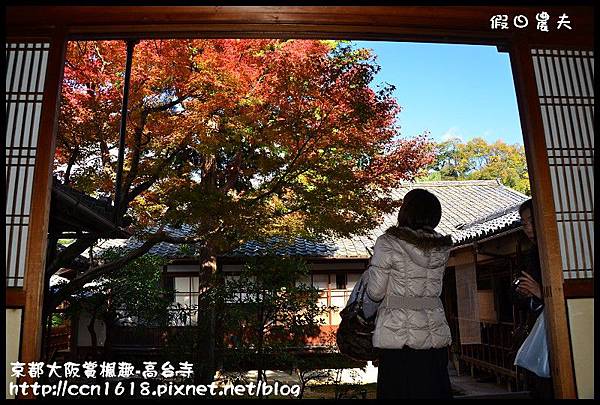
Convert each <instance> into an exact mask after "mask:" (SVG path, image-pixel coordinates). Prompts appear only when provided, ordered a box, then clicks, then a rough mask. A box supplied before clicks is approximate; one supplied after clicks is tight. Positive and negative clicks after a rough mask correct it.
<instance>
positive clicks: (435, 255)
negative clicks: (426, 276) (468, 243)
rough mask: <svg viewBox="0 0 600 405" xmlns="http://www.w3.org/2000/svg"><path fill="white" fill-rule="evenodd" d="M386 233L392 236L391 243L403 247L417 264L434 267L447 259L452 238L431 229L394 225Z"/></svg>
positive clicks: (398, 247)
mask: <svg viewBox="0 0 600 405" xmlns="http://www.w3.org/2000/svg"><path fill="white" fill-rule="evenodd" d="M385 233H386V234H387V235H390V236H392V238H390V239H392V241H390V242H391V244H392V245H394V246H395V247H396V248H397V249H402V250H403V251H405V252H406V253H408V255H409V256H410V258H411V260H412V261H414V262H415V263H416V264H418V265H420V266H423V267H426V268H434V267H436V266H439V265H440V263H442V262H444V261H445V260H447V258H448V255H449V253H450V247H451V245H452V238H451V237H450V236H444V235H442V234H440V233H437V232H435V231H434V230H433V229H431V230H422V229H419V230H416V231H415V230H413V229H411V228H408V227H399V226H392V227H390V228H388V229H387V230H386V231H385Z"/></svg>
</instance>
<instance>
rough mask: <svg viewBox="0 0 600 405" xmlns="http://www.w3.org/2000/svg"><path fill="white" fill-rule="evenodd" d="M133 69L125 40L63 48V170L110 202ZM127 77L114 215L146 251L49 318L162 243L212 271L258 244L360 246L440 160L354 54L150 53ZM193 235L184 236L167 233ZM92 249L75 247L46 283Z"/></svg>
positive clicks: (278, 49)
mask: <svg viewBox="0 0 600 405" xmlns="http://www.w3.org/2000/svg"><path fill="white" fill-rule="evenodd" d="M125 60H126V45H125V43H124V42H123V41H73V42H69V43H68V46H67V53H66V63H65V70H64V81H63V87H62V101H61V107H60V108H61V114H60V119H59V123H58V124H59V127H58V135H57V145H56V157H55V166H54V173H55V175H56V176H57V177H58V178H59V179H60V180H62V181H63V182H64V183H67V184H69V185H71V186H72V187H73V188H75V189H77V190H80V191H83V192H85V193H87V194H90V195H92V196H104V197H110V198H112V199H113V201H114V198H115V178H116V170H117V150H118V147H119V123H120V120H121V117H120V110H121V105H122V98H123V86H124V78H125V74H124V71H125ZM132 63H133V64H132V72H131V80H130V89H129V93H128V94H129V102H128V113H127V128H126V145H125V160H124V171H123V175H122V179H123V181H122V184H121V192H120V196H121V199H120V201H116V202H115V207H117V210H118V213H117V217H119V218H122V217H123V216H124V215H126V214H127V215H129V216H130V217H132V218H134V219H135V222H134V224H133V225H131V226H130V228H129V229H130V230H131V231H132V232H134V235H135V236H136V238H138V239H140V240H142V241H144V243H143V244H141V245H140V246H139V247H138V248H136V249H134V250H133V251H131V252H130V253H129V254H127V255H126V256H124V257H122V258H119V259H117V260H115V261H113V262H111V263H105V264H102V265H100V266H96V267H92V268H90V269H89V270H88V271H86V272H84V273H82V274H79V275H78V276H76V277H75V279H73V280H72V281H71V282H70V283H68V284H67V285H65V286H64V287H63V288H62V289H60V290H59V291H58V293H57V294H56V295H55V296H54V297H52V298H51V299H50V303H49V305H50V306H52V305H56V304H58V303H59V302H60V301H61V300H62V299H64V298H65V297H67V296H68V295H69V294H72V293H74V292H76V291H77V290H78V289H79V288H81V287H82V286H83V285H84V284H85V283H87V282H89V281H92V280H94V279H96V278H98V277H100V276H102V275H103V274H106V273H107V272H110V271H113V270H114V269H116V268H119V267H120V266H123V265H124V264H126V263H127V262H129V261H131V260H133V259H134V258H136V257H139V256H140V255H143V254H144V253H146V252H147V251H148V250H149V249H150V248H151V247H152V246H154V245H155V244H156V243H158V242H160V241H168V242H172V243H187V244H192V245H195V246H198V255H199V256H200V257H201V258H202V259H203V260H204V259H205V260H211V258H212V260H214V257H216V256H217V255H218V254H221V253H224V252H226V251H229V250H231V249H233V248H235V247H237V246H239V245H240V244H241V243H244V242H245V241H248V240H252V239H259V238H261V237H268V236H273V235H279V236H286V235H294V236H298V235H299V236H306V237H311V236H314V235H339V236H348V235H350V234H359V233H361V232H366V231H368V230H370V229H373V228H374V227H375V226H376V225H377V223H378V221H379V220H380V218H381V216H382V215H383V214H385V213H389V212H391V211H392V210H394V209H395V208H397V207H398V206H399V204H400V201H394V200H393V199H392V198H391V197H390V193H389V191H390V190H391V189H392V188H394V187H395V186H397V185H398V183H399V181H401V180H410V179H413V178H414V177H415V176H416V175H417V174H418V173H419V172H420V171H421V170H422V169H423V168H424V167H426V166H427V165H428V164H429V163H431V162H432V161H433V155H432V153H431V148H429V147H427V145H429V140H428V139H427V137H426V136H417V137H414V138H401V137H400V136H399V127H398V126H397V124H396V117H397V114H398V113H399V112H400V107H399V106H398V104H397V102H396V100H395V99H394V97H393V96H392V91H393V86H391V85H386V86H381V87H379V88H376V89H373V88H372V87H371V84H372V81H373V79H374V75H375V74H376V73H377V71H378V69H379V66H378V65H377V64H376V62H375V56H374V55H373V54H372V53H371V52H370V51H369V50H367V49H355V48H354V47H353V46H351V44H348V43H347V42H344V41H320V40H274V39H244V40H240V39H185V40H182V39H177V40H143V41H140V42H139V43H137V45H136V46H135V48H134V53H133V62H132ZM183 224H187V225H189V226H191V229H192V231H191V232H190V234H189V236H188V237H185V238H181V237H179V238H176V237H173V236H172V235H170V234H169V233H168V232H166V231H165V229H167V228H165V227H167V226H171V227H178V226H181V225H183ZM96 239H97V238H94V237H93V235H92V237H89V238H87V239H81V240H79V239H78V240H77V241H75V242H74V243H72V244H71V245H69V246H68V247H67V248H65V249H64V250H63V251H62V252H61V253H60V255H59V257H58V258H56V259H55V260H53V262H52V263H51V264H50V265H49V266H48V270H47V273H48V274H47V276H48V277H49V276H50V275H51V274H52V273H53V272H55V271H56V270H58V268H60V266H61V265H65V264H67V263H68V262H69V260H70V259H72V258H74V257H75V256H77V255H78V254H80V253H81V252H83V251H84V250H85V249H87V248H88V247H89V246H91V245H92V244H93V243H94V242H95V241H96Z"/></svg>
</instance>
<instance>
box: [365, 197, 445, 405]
mask: <svg viewBox="0 0 600 405" xmlns="http://www.w3.org/2000/svg"><path fill="white" fill-rule="evenodd" d="M441 215H442V209H441V205H440V202H439V200H438V199H437V198H436V197H435V196H434V195H433V194H432V193H430V192H428V191H426V190H423V189H413V190H411V191H410V192H408V193H407V194H406V195H405V197H404V199H403V203H402V206H401V207H400V212H399V213H398V225H397V226H393V227H391V228H389V229H388V230H386V232H385V233H384V234H383V235H381V236H380V237H379V238H378V239H377V242H376V243H375V247H374V250H373V257H372V258H371V262H370V265H369V269H368V278H367V294H368V295H369V297H370V298H371V299H372V300H374V301H381V303H380V305H379V309H378V311H377V321H376V327H375V332H374V334H373V346H374V347H377V348H379V353H380V354H379V370H378V376H377V398H451V390H450V379H449V377H448V346H449V345H450V343H451V342H452V338H451V336H450V328H449V327H448V323H447V321H446V316H445V313H444V308H443V306H442V302H441V300H440V294H441V292H442V278H443V276H444V270H445V268H446V262H447V261H448V257H449V254H450V247H451V239H450V238H449V237H445V236H442V235H440V234H439V233H437V232H435V231H434V230H433V229H434V228H435V227H436V226H437V225H438V223H439V222H440V219H441Z"/></svg>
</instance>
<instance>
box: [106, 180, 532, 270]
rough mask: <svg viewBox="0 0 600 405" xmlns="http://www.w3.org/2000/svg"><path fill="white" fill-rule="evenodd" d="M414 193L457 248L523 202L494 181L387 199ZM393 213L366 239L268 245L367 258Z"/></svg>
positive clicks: (253, 249)
mask: <svg viewBox="0 0 600 405" xmlns="http://www.w3.org/2000/svg"><path fill="white" fill-rule="evenodd" d="M414 188H423V189H426V190H428V191H430V192H431V193H433V194H435V195H436V196H437V197H438V199H439V200H440V203H441V205H442V219H441V221H440V223H439V225H438V226H437V228H436V230H437V231H438V232H439V233H441V234H443V235H450V236H451V237H452V240H453V242H454V243H455V244H463V243H466V242H469V241H472V240H474V239H476V238H481V237H485V236H489V235H491V234H493V233H497V232H501V231H504V230H506V229H510V228H512V227H515V226H518V225H519V224H520V219H519V214H518V207H519V205H520V204H521V203H523V202H524V201H525V200H527V199H529V197H528V196H526V195H524V194H521V193H519V192H517V191H515V190H513V189H511V188H508V187H506V186H503V185H502V184H501V183H500V182H499V181H497V180H470V181H439V182H417V183H402V184H401V185H400V187H398V188H397V189H396V190H394V191H393V192H392V193H391V196H392V198H395V199H398V198H402V197H404V195H406V193H408V192H409V191H410V190H412V189H414ZM396 216H397V211H396V212H394V213H392V214H389V215H385V216H384V217H383V218H382V222H381V224H380V225H379V226H377V227H376V228H375V229H373V230H371V231H370V232H367V234H366V235H357V236H354V237H350V238H324V239H322V240H320V241H319V240H314V241H311V240H305V239H302V238H295V240H294V242H293V243H292V244H291V245H287V246H276V243H277V241H278V239H277V238H272V239H271V240H270V242H268V244H271V246H272V247H276V248H275V252H276V254H280V255H290V256H306V257H333V258H368V257H369V256H370V252H371V251H372V249H373V245H374V244H375V240H376V239H377V237H378V236H379V235H381V234H382V233H383V232H384V231H385V230H386V229H387V228H388V227H390V226H392V225H394V224H395V223H396ZM191 230H192V228H191V227H190V226H183V227H181V228H178V229H175V228H168V229H167V231H169V232H172V233H173V234H174V235H175V236H186V235H188V234H189V233H190V232H191ZM106 243H108V245H109V246H114V245H121V246H122V245H126V246H127V247H130V248H135V247H136V246H139V245H140V244H141V242H139V241H135V240H132V239H130V240H127V241H123V240H111V241H107V242H106ZM150 253H154V254H158V255H161V256H167V257H171V258H176V257H178V256H181V254H180V253H179V246H177V245H173V244H170V243H165V242H162V243H159V244H158V245H156V246H154V247H153V248H152V249H151V250H150ZM265 253H266V246H265V244H264V243H260V242H255V241H251V242H247V243H246V244H244V245H242V246H241V247H240V248H238V249H236V250H234V251H233V252H231V253H229V254H226V255H224V256H230V257H231V256H234V257H235V256H257V255H261V254H265Z"/></svg>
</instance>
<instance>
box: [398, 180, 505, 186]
mask: <svg viewBox="0 0 600 405" xmlns="http://www.w3.org/2000/svg"><path fill="white" fill-rule="evenodd" d="M423 184H426V185H428V186H433V187H448V186H456V185H465V186H478V185H481V186H494V185H497V186H503V184H502V183H501V182H500V181H499V179H493V180H435V181H427V180H425V181H415V182H401V183H400V186H401V187H402V186H410V185H423ZM504 187H506V186H504ZM507 188H509V187H507Z"/></svg>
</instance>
